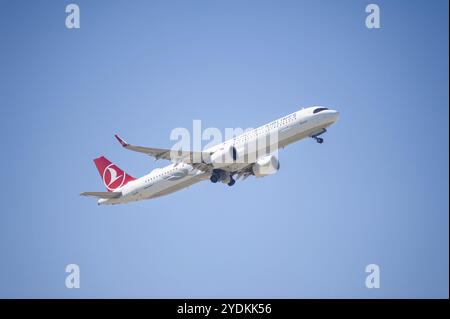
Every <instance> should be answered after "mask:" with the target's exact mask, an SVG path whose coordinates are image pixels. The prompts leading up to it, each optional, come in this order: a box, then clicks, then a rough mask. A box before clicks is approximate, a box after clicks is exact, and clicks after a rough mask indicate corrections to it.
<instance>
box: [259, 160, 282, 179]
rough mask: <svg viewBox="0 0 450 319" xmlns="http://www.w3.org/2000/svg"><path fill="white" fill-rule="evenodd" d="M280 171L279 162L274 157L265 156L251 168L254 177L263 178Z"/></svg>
mask: <svg viewBox="0 0 450 319" xmlns="http://www.w3.org/2000/svg"><path fill="white" fill-rule="evenodd" d="M279 169H280V162H279V161H278V158H277V157H276V156H275V155H267V156H264V157H263V158H260V159H259V160H257V161H256V163H255V164H253V166H252V172H253V174H254V175H255V176H256V177H264V176H267V175H272V174H275V173H276V172H278V170H279Z"/></svg>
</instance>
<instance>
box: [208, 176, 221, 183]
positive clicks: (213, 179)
mask: <svg viewBox="0 0 450 319" xmlns="http://www.w3.org/2000/svg"><path fill="white" fill-rule="evenodd" d="M209 180H210V181H211V183H217V181H218V180H219V177H218V176H217V175H215V174H213V175H211V177H210V178H209Z"/></svg>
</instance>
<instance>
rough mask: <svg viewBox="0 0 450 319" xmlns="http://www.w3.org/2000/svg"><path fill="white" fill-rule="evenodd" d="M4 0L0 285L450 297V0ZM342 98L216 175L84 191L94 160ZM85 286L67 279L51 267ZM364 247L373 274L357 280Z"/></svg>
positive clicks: (131, 167)
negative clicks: (332, 119) (259, 158)
mask: <svg viewBox="0 0 450 319" xmlns="http://www.w3.org/2000/svg"><path fill="white" fill-rule="evenodd" d="M68 3H69V2H67V1H47V2H43V1H40V2H37V1H34V2H31V1H4V0H3V1H1V4H2V10H1V11H0V39H1V50H0V105H1V107H0V124H1V125H0V133H1V140H2V149H3V151H2V156H1V159H0V161H1V167H2V168H3V169H4V171H3V181H4V182H3V183H2V185H1V186H0V187H1V189H0V194H1V195H0V196H1V198H2V209H1V215H0V216H1V220H0V227H1V229H0V230H1V231H0V239H1V240H0V249H1V250H0V251H1V264H0V265H1V266H0V297H4V298H12V297H33V298H42V297H62V298H79V297H88V298H91V297H106V298H108V297H125V298H131V297H144V298H155V297H158V298H163V297H175V298H177V297H179V298H185V297H186V298H188V297H191V298H194V297H255V298H258V297H267V298H280V297H284V298H306V297H308V298H321V297H322V298H329V297H336V298H349V297H359V298H379V297H385V298H391V297H393V298H399V297H413V298H416V297H424V298H433V297H437V298H448V288H449V277H448V273H449V246H448V239H449V226H448V225H449V219H448V216H449V215H448V210H449V197H448V192H449V180H448V176H449V171H448V164H449V149H448V145H449V140H448V134H449V122H448V116H449V109H448V105H449V93H448V86H449V80H448V76H449V74H448V69H449V65H448V56H449V52H448V2H447V1H433V2H432V3H431V2H429V1H399V0H398V1H377V2H376V3H377V4H378V5H379V6H380V8H381V26H382V27H381V29H378V30H373V29H372V30H369V29H367V28H366V27H365V23H364V21H365V17H366V15H367V14H366V13H365V6H366V5H367V4H368V3H370V2H369V1H345V2H337V1H253V0H251V1H203V0H198V1H197V0H196V1H132V2H129V1H128V2H127V1H85V0H78V1H75V3H77V4H78V5H79V6H80V10H81V28H80V29H78V30H69V29H66V27H65V18H66V13H65V6H66V5H67V4H68ZM311 105H325V106H329V107H332V108H335V109H338V110H339V111H340V113H341V117H340V120H339V122H338V123H337V124H336V125H334V126H333V127H331V129H330V130H329V132H328V133H327V134H326V135H325V136H324V137H325V143H324V144H322V145H319V144H317V143H315V142H314V141H313V140H304V141H302V142H299V143H297V144H294V145H292V146H290V147H288V148H286V149H285V150H283V151H281V152H280V153H279V156H280V162H281V169H280V171H279V172H278V174H276V175H274V176H270V177H267V178H264V179H258V180H256V179H254V178H249V179H247V180H246V181H245V182H237V183H236V185H235V186H233V187H231V188H230V187H228V186H226V185H222V184H215V185H213V184H211V183H209V182H203V183H200V184H197V185H194V186H192V187H191V188H190V189H187V190H183V191H181V192H178V193H176V194H173V195H171V196H168V197H163V198H160V199H156V200H152V201H144V202H139V203H134V204H130V205H125V206H116V207H98V206H97V205H96V202H95V200H92V199H89V198H82V197H80V196H79V195H78V194H79V193H80V192H82V191H103V185H102V182H101V180H100V178H99V176H98V173H97V171H96V169H95V166H94V164H93V162H92V159H93V158H95V157H97V156H99V155H105V156H106V157H108V158H109V159H110V160H111V161H113V162H115V163H116V164H118V165H119V166H120V167H121V168H123V169H124V170H126V171H127V172H128V173H130V174H131V175H133V176H140V175H143V174H146V173H147V172H149V171H150V170H151V169H153V168H155V167H158V166H163V165H166V163H165V162H163V161H161V162H156V163H155V162H154V161H153V160H151V159H150V158H148V157H146V156H144V155H140V154H135V153H132V152H126V151H125V150H123V149H122V148H121V147H120V146H119V144H118V143H117V141H115V139H114V137H113V134H115V133H120V134H122V135H123V136H124V137H125V138H126V139H127V140H129V141H130V142H133V143H135V144H141V145H147V146H153V147H170V146H171V145H172V143H173V142H171V141H170V139H169V136H170V132H171V130H172V129H173V128H175V127H186V128H191V127H192V121H193V120H194V119H200V120H202V124H203V127H204V128H206V127H217V128H220V129H225V128H227V127H243V128H247V127H250V126H258V125H261V124H264V123H266V122H269V121H271V120H274V119H276V118H278V117H281V116H283V115H285V114H288V113H291V112H294V111H295V110H297V109H298V108H300V107H302V106H305V107H306V106H311ZM71 263H75V264H78V265H79V266H80V270H81V278H80V279H81V280H80V283H81V288H80V289H67V288H66V287H65V278H66V275H67V274H66V273H65V267H66V265H67V264H71ZM371 263H375V264H378V265H379V266H380V269H381V288H379V289H367V288H366V287H365V278H366V275H367V274H366V273H365V272H364V270H365V266H366V265H368V264H371Z"/></svg>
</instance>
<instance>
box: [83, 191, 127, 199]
mask: <svg viewBox="0 0 450 319" xmlns="http://www.w3.org/2000/svg"><path fill="white" fill-rule="evenodd" d="M121 194H122V193H120V192H84V193H81V194H80V195H82V196H92V197H99V198H116V197H120V195H121Z"/></svg>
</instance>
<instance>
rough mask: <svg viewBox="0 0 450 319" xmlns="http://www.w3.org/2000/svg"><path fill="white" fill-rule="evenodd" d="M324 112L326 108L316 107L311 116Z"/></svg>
mask: <svg viewBox="0 0 450 319" xmlns="http://www.w3.org/2000/svg"><path fill="white" fill-rule="evenodd" d="M325 110H328V108H326V107H318V108H317V109H315V110H314V111H313V114H316V113H319V112H322V111H325Z"/></svg>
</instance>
